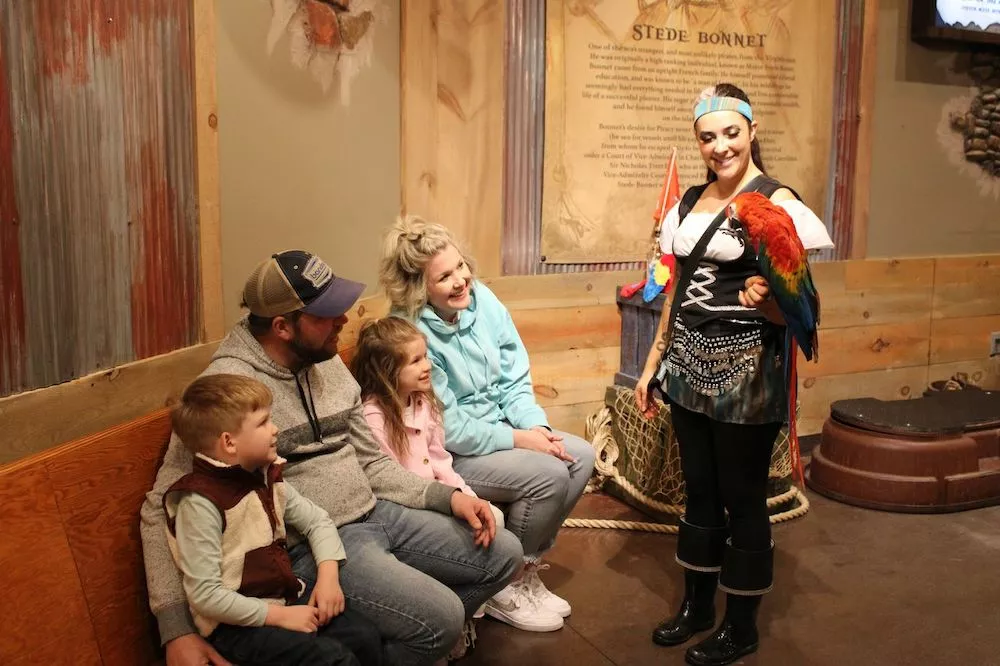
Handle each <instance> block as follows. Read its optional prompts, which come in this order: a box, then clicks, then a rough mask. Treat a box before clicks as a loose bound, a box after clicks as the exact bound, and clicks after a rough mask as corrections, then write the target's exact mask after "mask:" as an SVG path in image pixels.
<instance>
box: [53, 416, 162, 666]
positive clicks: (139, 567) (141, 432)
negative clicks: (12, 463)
mask: <svg viewBox="0 0 1000 666" xmlns="http://www.w3.org/2000/svg"><path fill="white" fill-rule="evenodd" d="M169 437H170V417H169V411H168V410H166V409H163V410H159V411H156V412H154V413H152V414H150V415H149V416H147V417H145V418H143V419H140V420H138V421H131V422H129V423H126V424H123V425H118V426H116V427H114V428H111V429H110V430H106V431H104V432H101V433H100V434H99V435H95V436H92V437H90V438H87V439H84V440H82V441H80V442H78V443H77V444H75V445H74V446H73V448H72V450H70V451H67V450H63V451H61V452H60V455H59V456H58V457H55V456H54V457H52V458H50V459H47V460H46V465H47V468H48V471H49V476H50V478H51V480H52V488H53V491H54V493H55V496H56V500H57V502H58V504H59V511H60V514H61V516H62V520H63V524H64V529H65V533H66V536H67V538H68V539H69V544H70V547H71V549H72V551H73V559H74V561H75V562H76V566H77V569H78V571H79V576H80V582H81V583H82V585H83V590H84V593H85V594H86V597H87V605H88V607H89V608H90V613H91V619H92V622H93V625H94V633H95V634H96V637H97V642H98V644H99V645H100V649H101V656H102V657H103V658H104V660H105V662H106V663H110V664H145V663H150V662H151V661H153V660H154V659H155V658H156V657H157V656H158V655H157V653H156V650H155V648H156V646H157V645H158V644H159V640H158V634H157V632H156V627H155V620H154V619H153V616H152V613H150V612H149V610H148V605H147V603H148V602H147V597H146V584H145V583H146V579H145V573H144V568H143V561H142V541H141V538H140V536H139V509H140V507H141V506H142V502H143V499H144V498H145V495H146V492H148V491H149V489H150V488H152V487H153V481H154V480H155V478H156V470H157V469H158V468H159V466H160V462H161V460H162V459H163V453H164V451H165V450H166V447H165V444H166V442H167V440H168V439H169ZM150 442H154V443H155V442H159V443H163V444H164V446H150V445H149V443H150ZM138 443H141V445H137V444H138ZM123 590H128V591H130V592H131V593H129V594H123V593H122V591H123ZM136 618H142V619H144V620H145V622H141V621H139V622H137V621H136Z"/></svg>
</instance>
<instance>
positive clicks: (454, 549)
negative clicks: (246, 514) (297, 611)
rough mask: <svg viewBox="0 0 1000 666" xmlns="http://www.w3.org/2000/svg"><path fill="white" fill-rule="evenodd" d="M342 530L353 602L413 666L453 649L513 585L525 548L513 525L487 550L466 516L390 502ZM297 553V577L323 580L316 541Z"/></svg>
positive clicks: (398, 660)
mask: <svg viewBox="0 0 1000 666" xmlns="http://www.w3.org/2000/svg"><path fill="white" fill-rule="evenodd" d="M338 530H339V532H340V538H341V540H342V541H343V542H344V549H345V550H346V551H347V561H346V562H345V563H344V565H343V567H341V569H340V584H341V587H342V588H343V589H344V596H345V597H346V599H347V604H348V606H349V607H350V608H353V609H355V610H357V611H359V612H361V613H363V614H365V615H367V616H368V617H369V618H370V619H371V620H372V621H374V622H375V624H377V625H378V627H379V631H381V632H382V637H383V639H384V640H385V642H386V645H385V654H386V658H387V659H388V661H389V662H390V663H394V664H402V665H406V666H408V665H410V664H414V665H416V664H431V663H433V662H434V661H435V660H437V659H440V658H441V657H444V656H445V655H447V654H448V652H449V651H450V650H451V648H452V647H454V645H455V643H456V642H458V639H459V637H460V636H461V635H462V626H463V624H464V623H465V620H466V618H468V617H471V616H472V614H473V613H474V612H475V611H476V609H477V608H479V606H481V605H482V604H483V603H484V602H485V601H486V600H487V599H489V598H490V597H491V596H493V594H494V593H496V592H498V591H499V590H501V589H503V588H504V587H505V586H506V585H507V583H508V581H509V580H510V579H511V578H512V577H513V575H514V573H515V572H516V571H517V570H518V568H519V567H520V565H521V558H522V554H523V553H522V550H521V544H520V543H519V542H518V540H517V537H515V536H514V535H513V534H511V533H510V532H508V531H506V530H497V533H496V538H495V539H494V540H493V543H492V544H490V546H489V547H488V548H485V549H484V548H481V547H478V546H476V545H475V544H474V543H473V539H474V537H473V534H472V530H471V529H470V528H469V526H468V525H467V524H466V523H465V522H462V521H459V520H458V519H456V518H453V517H451V516H445V515H442V514H440V513H436V512H433V511H421V510H418V509H409V508H406V507H404V506H400V505H398V504H393V503H392V502H387V501H385V500H378V501H377V502H376V503H375V508H374V509H372V511H371V513H370V514H369V515H368V516H366V517H365V518H364V519H362V520H359V521H357V522H354V523H348V524H347V525H341V526H340V527H339V528H338ZM290 555H291V558H292V568H293V570H294V571H295V575H296V576H298V577H299V578H301V579H303V580H304V581H306V584H307V585H309V584H311V583H312V582H313V581H315V580H316V564H315V562H314V561H313V558H312V554H311V553H310V550H309V545H308V543H300V544H297V545H296V546H295V547H293V548H292V549H291V550H290Z"/></svg>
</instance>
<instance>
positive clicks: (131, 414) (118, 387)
mask: <svg viewBox="0 0 1000 666" xmlns="http://www.w3.org/2000/svg"><path fill="white" fill-rule="evenodd" d="M217 346H218V343H215V342H211V343H207V344H202V345H196V346H194V347H187V348H185V349H180V350H177V351H174V352H170V353H169V354H163V355H161V356H154V357H152V358H147V359H143V360H141V361H136V362H134V363H128V364H126V365H122V366H119V367H117V368H114V369H112V370H104V371H101V372H97V373H94V374H92V375H88V376H87V377H83V378H81V379H76V380H74V381H71V382H66V383H64V384H59V385H57V386H51V387H48V388H42V389H37V390H35V391H27V392H25V393H18V394H17V395H12V396H9V397H7V398H3V399H0V424H3V426H2V430H3V439H2V441H3V444H2V445H0V464H3V463H5V462H10V461H13V460H17V459H19V458H23V457H26V456H29V455H31V454H34V453H38V452H39V451H43V450H45V449H48V448H50V447H53V446H56V445H57V444H62V443H63V442H68V441H70V440H72V439H76V438H78V437H83V436H86V435H90V434H92V433H95V432H98V431H100V430H104V429H106V428H110V427H111V426H114V425H117V424H119V423H122V422H123V421H128V420H130V419H134V418H136V417H138V416H142V415H143V414H148V413H149V412H152V411H153V410H156V409H160V408H161V407H163V406H165V405H168V404H172V403H173V402H174V401H175V400H176V399H177V398H178V397H179V396H180V394H181V392H182V391H183V390H184V387H185V386H187V385H188V383H189V382H191V380H193V379H194V378H195V377H197V376H198V375H199V374H200V373H201V371H202V370H204V369H205V367H206V366H207V365H208V363H209V361H210V360H211V357H212V354H213V353H214V352H215V349H216V347H217ZM53 415H56V416H55V417H54V416H53Z"/></svg>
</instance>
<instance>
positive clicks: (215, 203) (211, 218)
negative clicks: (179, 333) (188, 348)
mask: <svg viewBox="0 0 1000 666" xmlns="http://www.w3.org/2000/svg"><path fill="white" fill-rule="evenodd" d="M191 2H192V5H191V6H192V15H193V20H194V74H195V84H194V85H195V90H194V99H195V136H196V141H197V146H196V152H197V165H196V172H197V178H198V229H199V234H200V241H199V248H200V267H201V272H200V283H201V341H202V342H209V341H211V340H218V339H220V338H221V337H222V336H223V335H224V334H225V319H224V315H223V307H222V225H221V220H220V216H219V133H218V129H217V128H218V124H219V120H218V118H219V116H218V108H217V101H216V93H215V60H216V48H215V2H205V1H204V0H191Z"/></svg>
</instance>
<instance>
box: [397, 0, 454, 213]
mask: <svg viewBox="0 0 1000 666" xmlns="http://www.w3.org/2000/svg"><path fill="white" fill-rule="evenodd" d="M437 5H438V3H437V2H436V1H431V0H402V3H401V5H400V21H401V30H400V40H401V44H400V52H401V58H400V79H401V81H400V83H401V86H400V88H401V92H400V105H401V109H402V113H401V114H400V122H401V124H402V127H401V131H402V146H401V150H402V159H401V165H400V167H401V171H402V174H401V178H400V182H401V187H402V197H401V198H402V202H403V210H404V211H405V212H407V213H413V214H417V215H423V216H425V217H428V218H431V219H436V218H437V216H438V209H437V191H438V187H437V180H438V175H437V160H438V154H437V150H438V135H437V112H438V107H437V88H438V82H437V13H438V8H437ZM445 192H449V190H445Z"/></svg>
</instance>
